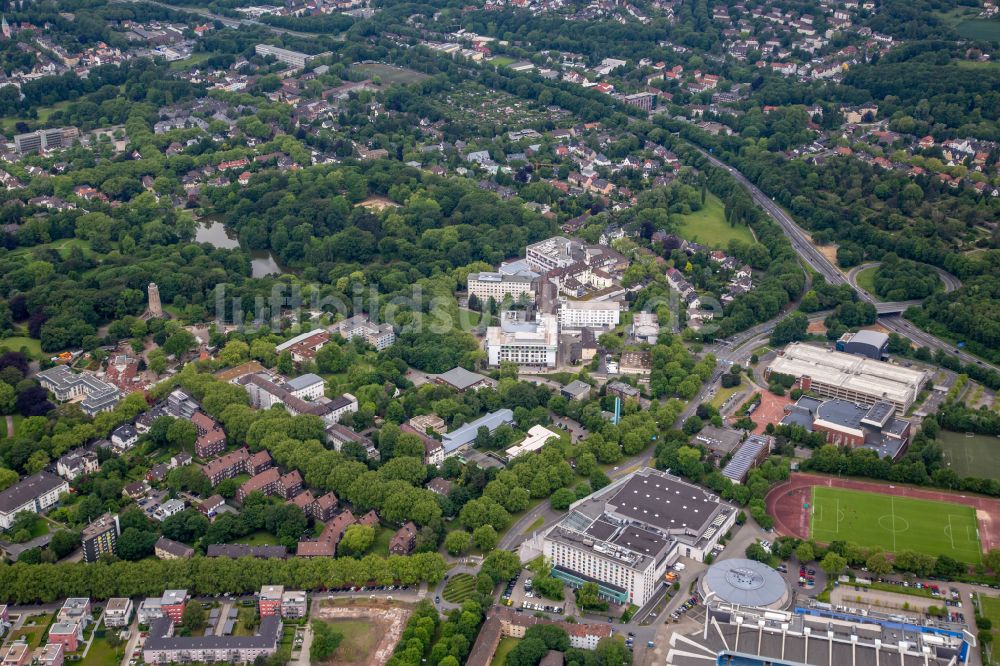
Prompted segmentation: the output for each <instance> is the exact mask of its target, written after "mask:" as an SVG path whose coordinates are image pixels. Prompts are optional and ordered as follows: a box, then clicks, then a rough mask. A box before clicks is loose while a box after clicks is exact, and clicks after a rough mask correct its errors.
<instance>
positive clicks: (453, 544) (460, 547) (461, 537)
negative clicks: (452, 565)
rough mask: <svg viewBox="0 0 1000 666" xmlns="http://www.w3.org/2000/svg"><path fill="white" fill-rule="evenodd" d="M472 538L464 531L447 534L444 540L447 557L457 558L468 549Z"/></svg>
mask: <svg viewBox="0 0 1000 666" xmlns="http://www.w3.org/2000/svg"><path fill="white" fill-rule="evenodd" d="M471 542H472V537H471V536H470V535H469V533H468V532H466V531H464V530H455V531H454V532H449V533H448V536H446V537H445V538H444V549H445V550H446V551H448V554H449V555H454V556H458V555H461V554H462V553H464V552H465V551H467V550H468V549H469V545H470V543H471Z"/></svg>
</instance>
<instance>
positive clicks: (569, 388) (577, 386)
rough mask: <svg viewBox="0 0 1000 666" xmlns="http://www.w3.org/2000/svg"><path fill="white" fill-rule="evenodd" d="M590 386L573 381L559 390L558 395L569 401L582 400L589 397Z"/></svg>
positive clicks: (577, 380)
mask: <svg viewBox="0 0 1000 666" xmlns="http://www.w3.org/2000/svg"><path fill="white" fill-rule="evenodd" d="M590 389H591V386H590V384H588V383H587V382H582V381H580V380H579V379H574V380H573V381H571V382H570V383H569V384H566V386H563V387H562V388H561V389H559V393H560V395H562V396H563V397H564V398H568V399H569V400H584V399H586V398H587V397H588V396H589V395H590Z"/></svg>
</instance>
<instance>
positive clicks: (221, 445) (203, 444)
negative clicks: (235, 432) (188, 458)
mask: <svg viewBox="0 0 1000 666" xmlns="http://www.w3.org/2000/svg"><path fill="white" fill-rule="evenodd" d="M191 423H193V424H194V425H195V427H197V428H198V439H196V440H195V443H194V453H195V455H196V456H198V457H199V458H210V457H211V456H217V455H219V454H220V453H222V452H223V451H224V450H225V449H226V432H225V430H223V429H222V428H221V427H219V424H218V423H217V422H216V420H215V419H213V418H212V417H211V416H209V415H208V414H206V413H205V412H201V411H198V412H195V413H194V414H193V415H192V416H191Z"/></svg>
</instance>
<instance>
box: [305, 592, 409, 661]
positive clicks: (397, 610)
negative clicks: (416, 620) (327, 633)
mask: <svg viewBox="0 0 1000 666" xmlns="http://www.w3.org/2000/svg"><path fill="white" fill-rule="evenodd" d="M344 601H349V605H343V604H328V605H324V606H322V607H321V608H319V609H317V610H316V612H315V615H314V619H317V620H323V621H325V622H329V623H330V624H332V625H333V627H334V629H337V630H338V631H341V633H343V634H344V640H343V641H342V642H341V644H340V646H339V647H338V648H337V650H336V652H334V653H333V658H332V659H330V660H328V661H326V662H324V663H325V664H327V666H381V665H382V664H385V663H386V662H387V661H389V657H391V656H392V652H393V650H395V649H396V643H398V642H399V638H400V636H402V635H403V629H404V628H405V627H406V620H407V619H408V618H409V617H410V609H409V608H408V607H406V606H404V605H401V604H390V603H388V602H385V601H381V600H374V601H362V600H353V599H352V600H344Z"/></svg>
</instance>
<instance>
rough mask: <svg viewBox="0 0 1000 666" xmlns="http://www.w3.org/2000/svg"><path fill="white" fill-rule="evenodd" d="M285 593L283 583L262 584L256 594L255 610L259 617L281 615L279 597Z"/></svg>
mask: <svg viewBox="0 0 1000 666" xmlns="http://www.w3.org/2000/svg"><path fill="white" fill-rule="evenodd" d="M284 593H285V586H284V585H264V586H263V587H261V588H260V593H259V594H258V595H257V610H258V612H259V613H260V616H261V617H267V616H269V615H278V616H280V615H281V597H282V595H283V594H284Z"/></svg>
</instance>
